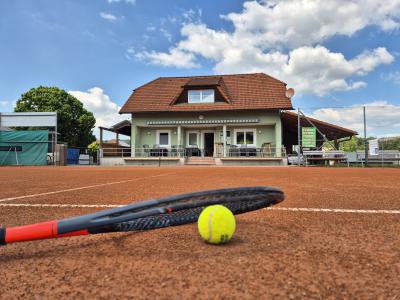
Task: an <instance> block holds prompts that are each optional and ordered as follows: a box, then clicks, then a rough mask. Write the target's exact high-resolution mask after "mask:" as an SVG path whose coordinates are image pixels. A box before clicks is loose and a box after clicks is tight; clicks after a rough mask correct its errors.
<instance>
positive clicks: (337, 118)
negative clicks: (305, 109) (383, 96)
mask: <svg viewBox="0 0 400 300" xmlns="http://www.w3.org/2000/svg"><path fill="white" fill-rule="evenodd" d="M363 106H365V107H366V120H367V135H368V136H378V137H381V136H390V135H396V134H398V133H399V132H400V105H394V104H390V103H388V102H387V101H382V100H380V101H374V102H370V103H366V104H357V105H353V106H350V107H347V108H323V109H317V110H315V111H314V112H312V113H311V114H310V116H311V117H315V118H317V119H320V120H324V121H326V122H330V123H333V124H336V125H340V126H343V127H346V128H350V129H353V130H356V131H357V132H358V133H359V134H360V135H363V132H364V127H363V126H364V125H363Z"/></svg>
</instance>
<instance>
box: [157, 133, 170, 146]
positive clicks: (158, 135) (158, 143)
mask: <svg viewBox="0 0 400 300" xmlns="http://www.w3.org/2000/svg"><path fill="white" fill-rule="evenodd" d="M160 133H168V145H164V144H163V145H161V144H160ZM156 137H157V145H159V146H160V147H167V148H170V147H171V130H157V131H156Z"/></svg>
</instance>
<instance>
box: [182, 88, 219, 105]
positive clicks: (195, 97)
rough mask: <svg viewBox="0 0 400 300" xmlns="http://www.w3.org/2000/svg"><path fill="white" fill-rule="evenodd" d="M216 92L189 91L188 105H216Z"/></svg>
mask: <svg viewBox="0 0 400 300" xmlns="http://www.w3.org/2000/svg"><path fill="white" fill-rule="evenodd" d="M214 99H215V97H214V90H189V91H188V103H214Z"/></svg>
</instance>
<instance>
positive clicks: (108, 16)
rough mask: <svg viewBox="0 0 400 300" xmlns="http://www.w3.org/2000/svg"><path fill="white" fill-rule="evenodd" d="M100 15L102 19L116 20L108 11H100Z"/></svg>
mask: <svg viewBox="0 0 400 300" xmlns="http://www.w3.org/2000/svg"><path fill="white" fill-rule="evenodd" d="M100 17H101V18H103V19H104V20H107V21H111V22H113V21H116V20H117V17H116V16H114V15H113V14H110V13H105V12H101V13H100Z"/></svg>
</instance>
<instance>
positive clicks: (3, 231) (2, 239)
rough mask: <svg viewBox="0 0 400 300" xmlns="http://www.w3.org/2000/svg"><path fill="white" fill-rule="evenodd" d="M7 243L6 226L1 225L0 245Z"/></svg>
mask: <svg viewBox="0 0 400 300" xmlns="http://www.w3.org/2000/svg"><path fill="white" fill-rule="evenodd" d="M5 244H6V228H5V227H4V226H2V225H0V246H1V245H5Z"/></svg>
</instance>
